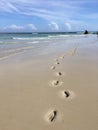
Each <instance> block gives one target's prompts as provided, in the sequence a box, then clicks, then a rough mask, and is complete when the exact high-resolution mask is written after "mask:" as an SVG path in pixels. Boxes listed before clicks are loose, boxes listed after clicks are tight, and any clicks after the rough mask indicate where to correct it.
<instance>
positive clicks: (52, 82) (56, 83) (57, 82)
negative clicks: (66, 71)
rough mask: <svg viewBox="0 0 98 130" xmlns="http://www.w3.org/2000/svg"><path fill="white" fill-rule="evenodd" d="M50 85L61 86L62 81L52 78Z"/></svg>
mask: <svg viewBox="0 0 98 130" xmlns="http://www.w3.org/2000/svg"><path fill="white" fill-rule="evenodd" d="M51 84H52V86H55V87H58V86H61V85H62V84H63V82H61V81H59V80H53V81H51Z"/></svg>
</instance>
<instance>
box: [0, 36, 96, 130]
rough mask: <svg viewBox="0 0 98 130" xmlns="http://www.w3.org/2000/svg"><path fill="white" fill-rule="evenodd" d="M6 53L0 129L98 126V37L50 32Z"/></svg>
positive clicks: (0, 76) (0, 63)
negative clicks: (33, 41)
mask: <svg viewBox="0 0 98 130" xmlns="http://www.w3.org/2000/svg"><path fill="white" fill-rule="evenodd" d="M38 42H39V43H37V44H38V46H37V47H36V49H34V48H33V45H32V43H29V44H28V46H24V47H22V48H16V49H13V48H10V49H9V50H4V51H3V52H2V53H0V130H98V38H97V37H96V35H88V36H87V37H85V36H84V35H80V36H69V37H67V38H66V36H65V37H64V36H60V37H54V38H52V37H50V38H48V39H45V40H42V39H41V40H40V41H38Z"/></svg>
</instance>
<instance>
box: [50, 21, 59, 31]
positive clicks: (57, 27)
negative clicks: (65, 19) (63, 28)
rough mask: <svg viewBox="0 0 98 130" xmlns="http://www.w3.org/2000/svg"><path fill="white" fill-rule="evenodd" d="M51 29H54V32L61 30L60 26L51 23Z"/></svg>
mask: <svg viewBox="0 0 98 130" xmlns="http://www.w3.org/2000/svg"><path fill="white" fill-rule="evenodd" d="M49 27H50V28H51V29H52V30H59V26H58V24H57V23H56V22H51V23H50V24H49Z"/></svg>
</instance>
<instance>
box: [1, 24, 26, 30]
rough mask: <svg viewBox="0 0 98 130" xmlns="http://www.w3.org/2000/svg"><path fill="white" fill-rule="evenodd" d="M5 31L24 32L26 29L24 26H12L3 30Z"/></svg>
mask: <svg viewBox="0 0 98 130" xmlns="http://www.w3.org/2000/svg"><path fill="white" fill-rule="evenodd" d="M3 29H4V30H23V29H24V27H23V26H17V25H15V24H12V25H10V26H6V27H4V28H3Z"/></svg>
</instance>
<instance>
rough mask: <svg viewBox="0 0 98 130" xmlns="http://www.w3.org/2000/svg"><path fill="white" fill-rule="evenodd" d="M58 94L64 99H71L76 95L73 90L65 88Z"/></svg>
mask: <svg viewBox="0 0 98 130" xmlns="http://www.w3.org/2000/svg"><path fill="white" fill-rule="evenodd" d="M58 96H59V97H60V98H62V99H65V98H66V99H68V100H71V99H73V98H74V97H75V96H76V95H75V93H74V92H73V91H69V90H63V91H60V92H59V93H58Z"/></svg>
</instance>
